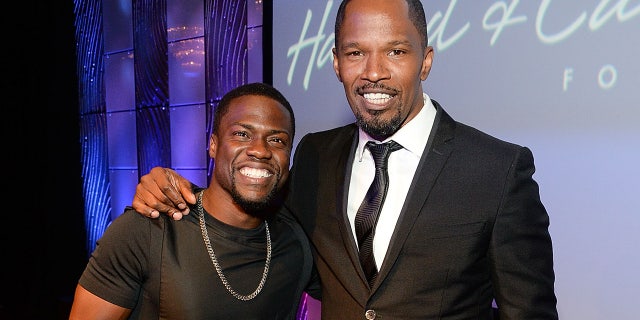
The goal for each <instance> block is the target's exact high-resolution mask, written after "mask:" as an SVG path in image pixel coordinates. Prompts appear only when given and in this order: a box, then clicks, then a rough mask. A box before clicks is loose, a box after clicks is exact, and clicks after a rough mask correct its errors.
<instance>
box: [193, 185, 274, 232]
mask: <svg viewBox="0 0 640 320" xmlns="http://www.w3.org/2000/svg"><path fill="white" fill-rule="evenodd" d="M201 192H202V195H197V197H198V198H199V199H200V200H201V201H200V202H198V203H199V204H200V205H202V208H203V209H204V211H205V212H206V213H208V214H210V215H211V216H212V217H214V218H216V219H218V220H219V221H220V222H222V223H225V224H228V225H230V226H233V227H236V228H241V229H254V228H257V227H259V226H260V225H261V224H262V223H263V222H264V219H262V218H259V217H256V216H253V215H251V214H249V213H247V212H246V211H244V210H242V208H240V207H239V206H238V205H237V204H235V203H234V202H233V199H232V198H231V195H229V194H224V195H218V194H216V193H215V192H213V191H212V190H211V188H207V189H205V190H203V191H201ZM198 203H196V206H197V205H198Z"/></svg>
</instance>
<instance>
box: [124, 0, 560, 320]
mask: <svg viewBox="0 0 640 320" xmlns="http://www.w3.org/2000/svg"><path fill="white" fill-rule="evenodd" d="M333 52H334V61H333V66H334V69H335V72H336V76H337V77H338V80H339V81H340V82H341V83H342V84H343V86H344V90H345V94H346V98H347V100H348V102H349V105H350V107H351V109H352V111H353V113H354V115H355V117H356V120H357V121H356V123H355V124H350V125H346V126H343V127H340V128H335V129H331V130H327V131H323V132H318V133H311V134H308V135H306V136H305V137H303V138H302V140H301V141H300V143H299V144H298V147H297V150H296V153H295V156H294V165H293V168H292V170H291V175H290V178H289V183H290V185H289V195H288V197H287V201H286V204H285V206H286V207H287V209H289V210H290V211H291V212H292V213H293V214H294V215H295V216H296V217H297V218H298V219H299V220H300V222H301V224H302V226H303V228H304V229H305V231H306V233H307V235H308V236H309V238H310V239H311V241H312V243H313V245H314V249H315V253H314V254H315V262H316V264H317V267H318V271H319V274H320V279H321V282H322V286H323V293H322V317H323V318H324V319H375V318H381V319H492V318H493V314H492V313H493V312H492V301H494V300H495V303H496V304H497V306H498V313H499V318H500V319H502V320H504V319H557V318H558V314H557V308H556V296H555V293H554V278H555V276H554V271H553V250H552V243H551V237H550V235H549V231H548V227H549V216H548V214H547V212H546V210H545V208H544V206H543V204H542V202H541V200H540V196H539V190H538V184H537V183H536V182H535V180H534V179H533V174H534V172H535V166H534V161H533V155H532V153H531V151H530V150H529V149H528V148H526V147H522V146H519V145H515V144H512V143H508V142H505V141H501V140H499V139H496V138H494V137H491V136H489V135H487V134H485V133H483V132H480V131H478V130H476V129H474V128H472V127H469V126H467V125H464V124H461V123H459V122H456V121H454V120H453V119H452V118H451V117H450V116H449V115H448V114H447V113H446V112H445V110H444V109H443V108H442V107H441V105H440V104H439V103H438V102H436V101H435V100H432V99H431V98H430V97H429V96H428V95H426V94H425V93H423V90H422V82H423V81H425V80H426V79H427V77H428V75H429V71H430V69H431V64H432V61H433V48H432V47H430V46H428V41H427V27H426V21H425V14H424V10H423V8H422V4H421V3H420V1H419V0H395V1H391V0H351V1H343V3H342V4H341V6H340V8H339V9H338V14H337V17H336V24H335V49H334V51H333ZM390 140H394V141H395V142H396V143H399V144H400V145H401V148H400V150H398V151H395V152H393V153H391V155H390V157H389V160H388V162H389V163H388V177H389V183H388V187H387V188H388V191H387V195H386V201H384V206H383V207H382V209H381V211H380V214H379V216H378V217H377V218H376V219H374V221H375V220H377V223H375V222H374V225H375V227H374V229H373V231H371V232H370V233H371V234H373V235H374V237H373V243H372V245H369V246H370V247H372V248H373V253H372V255H373V257H374V261H375V263H374V267H373V270H374V274H375V271H377V275H375V276H374V278H372V279H371V280H370V279H368V277H367V274H366V273H365V270H368V268H369V267H363V266H361V259H360V257H359V253H361V251H362V250H363V248H364V247H365V246H364V245H363V244H361V243H360V240H358V239H357V237H356V235H357V234H360V232H359V231H358V230H357V228H356V224H358V220H359V218H358V217H357V216H358V208H359V207H360V204H361V202H363V198H365V193H366V192H367V189H368V186H369V184H370V183H371V181H372V180H373V179H374V164H373V160H372V155H371V151H370V150H369V148H368V147H365V146H366V144H367V142H368V141H373V142H375V143H383V142H388V141H390ZM170 172H172V173H173V178H175V179H176V180H177V181H178V182H177V183H174V184H173V185H171V184H170V183H169V179H168V178H167V175H166V174H165V170H162V169H161V168H154V169H153V170H152V171H151V172H150V173H149V174H148V175H146V176H144V177H143V178H142V179H141V182H140V184H139V185H138V188H137V193H136V196H135V198H134V202H133V206H134V208H136V210H137V211H138V212H140V213H142V214H145V215H148V216H151V217H157V216H158V215H159V213H158V211H160V212H165V213H166V214H169V215H171V216H173V217H174V219H180V218H181V216H182V214H186V213H188V211H185V210H184V208H185V207H186V206H185V201H186V202H190V203H193V201H195V198H194V197H193V194H192V190H191V185H190V183H189V182H188V181H186V180H185V179H184V178H182V177H179V176H177V174H175V172H173V171H170ZM161 190H165V193H163V192H162V191H161ZM183 197H184V198H183ZM185 199H186V200H185ZM176 208H181V209H176ZM180 210H182V211H180ZM363 243H364V242H363ZM359 249H360V250H359ZM359 251H360V252H359ZM365 265H366V264H365Z"/></svg>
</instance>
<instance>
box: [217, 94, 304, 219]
mask: <svg viewBox="0 0 640 320" xmlns="http://www.w3.org/2000/svg"><path fill="white" fill-rule="evenodd" d="M292 139H293V128H292V121H291V115H290V113H289V111H287V109H286V108H285V107H283V106H282V105H281V104H280V103H279V102H277V101H276V100H273V99H272V98H269V97H266V96H260V95H245V96H240V97H237V98H234V99H233V100H232V101H231V102H230V105H229V109H228V111H227V112H226V113H224V114H223V115H222V119H221V121H220V125H219V128H218V130H217V131H216V132H215V133H214V134H212V135H211V139H210V142H209V156H210V157H212V158H214V159H215V166H214V170H213V177H212V179H211V183H210V188H212V189H213V190H214V191H215V192H216V197H229V196H231V198H232V199H233V202H234V203H235V204H236V205H237V206H239V207H240V208H242V209H243V210H244V211H245V213H248V214H250V215H258V216H261V215H264V214H265V213H263V212H262V211H263V210H265V209H267V208H269V206H271V205H272V202H273V199H274V198H275V197H276V196H277V195H278V192H279V191H280V190H281V189H282V187H283V186H284V184H285V182H286V179H287V177H288V176H289V158H290V155H291V148H292Z"/></svg>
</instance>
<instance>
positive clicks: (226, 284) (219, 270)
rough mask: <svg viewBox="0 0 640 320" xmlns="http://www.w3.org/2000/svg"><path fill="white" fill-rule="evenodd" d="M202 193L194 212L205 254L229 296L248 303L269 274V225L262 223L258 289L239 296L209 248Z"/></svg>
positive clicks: (199, 195) (258, 291) (260, 289)
mask: <svg viewBox="0 0 640 320" xmlns="http://www.w3.org/2000/svg"><path fill="white" fill-rule="evenodd" d="M203 193H204V191H200V193H199V194H198V202H196V211H197V212H198V218H199V220H200V230H201V231H202V239H203V240H204V244H205V246H206V247H207V252H208V253H209V257H210V258H211V262H213V266H214V267H215V269H216V272H217V273H218V277H219V278H220V280H221V281H222V284H223V285H224V287H225V288H227V291H229V293H231V295H232V296H234V297H235V298H236V299H238V300H242V301H249V300H251V299H253V298H255V297H256V296H257V295H258V294H259V293H260V291H262V288H263V287H264V283H265V282H266V281H267V274H268V273H269V265H270V264H271V233H269V224H268V223H267V221H266V220H265V221H264V226H265V229H266V231H267V260H266V261H265V263H264V271H263V272H262V279H260V283H259V284H258V287H257V288H256V290H255V291H253V293H251V294H249V295H246V296H245V295H241V294H239V293H237V292H236V291H235V290H233V288H232V287H231V285H230V284H229V281H227V277H225V276H224V273H222V268H221V267H220V264H219V263H218V259H217V258H216V254H215V252H213V247H211V241H210V240H209V233H208V232H207V226H206V224H205V222H204V210H203V209H202V194H203Z"/></svg>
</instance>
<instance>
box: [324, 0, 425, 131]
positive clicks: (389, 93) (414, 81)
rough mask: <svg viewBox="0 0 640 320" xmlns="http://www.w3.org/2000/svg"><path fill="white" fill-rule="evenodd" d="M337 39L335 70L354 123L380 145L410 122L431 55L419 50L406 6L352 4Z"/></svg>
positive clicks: (368, 1)
mask: <svg viewBox="0 0 640 320" xmlns="http://www.w3.org/2000/svg"><path fill="white" fill-rule="evenodd" d="M339 32H340V34H336V47H335V49H334V60H333V67H334V70H335V72H336V75H337V76H338V80H339V81H340V82H342V85H343V87H344V90H345V94H346V97H347V100H348V102H349V106H350V107H351V111H353V114H354V115H355V117H356V122H357V124H358V126H359V127H361V128H362V129H363V130H364V131H365V132H367V133H368V134H369V135H371V136H373V137H374V138H376V139H378V140H383V139H384V138H386V137H388V136H390V135H392V134H393V133H395V132H396V131H397V130H398V129H399V128H400V127H401V126H403V125H404V124H405V123H406V122H408V121H409V120H411V119H413V118H414V117H415V116H416V114H418V112H419V111H420V109H421V108H422V105H423V98H422V81H424V80H426V79H427V76H428V75H429V71H430V70H431V62H432V59H433V49H432V48H431V47H428V46H425V45H423V43H424V42H423V41H422V40H423V39H424V38H425V35H424V34H420V33H419V32H418V30H417V29H416V27H415V26H414V25H413V24H412V22H411V20H410V18H409V9H408V6H407V3H406V1H404V0H396V1H391V0H352V1H350V2H349V3H348V4H347V6H346V8H345V13H344V19H343V21H342V25H341V28H340V31H339Z"/></svg>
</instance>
